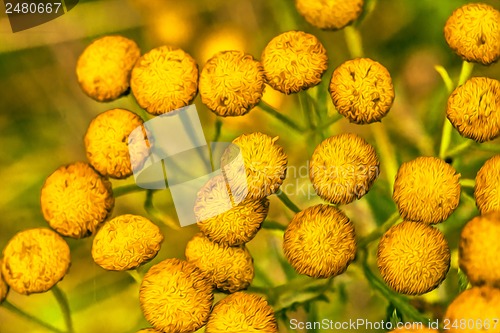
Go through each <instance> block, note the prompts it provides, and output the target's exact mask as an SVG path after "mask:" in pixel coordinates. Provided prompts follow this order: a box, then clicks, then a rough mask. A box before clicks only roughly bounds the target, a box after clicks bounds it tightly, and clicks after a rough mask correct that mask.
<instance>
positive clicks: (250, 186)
mask: <svg viewBox="0 0 500 333" xmlns="http://www.w3.org/2000/svg"><path fill="white" fill-rule="evenodd" d="M277 140H278V137H274V138H272V137H270V136H268V135H266V134H262V133H260V132H255V133H251V134H242V135H240V136H239V137H237V138H236V139H234V140H233V145H230V146H229V147H228V148H227V149H226V150H225V151H224V154H223V155H222V158H221V165H222V168H223V173H224V177H225V179H226V181H227V183H228V184H229V186H230V187H231V190H232V191H235V193H232V194H233V196H234V197H236V198H239V197H240V195H241V193H242V191H247V195H246V199H248V200H261V199H263V198H265V197H266V196H268V195H271V194H273V193H276V191H278V189H279V187H280V186H281V184H282V183H283V180H284V179H285V176H286V166H287V163H288V158H287V156H286V154H285V151H284V150H283V147H281V146H280V145H278V144H276V141H277ZM239 154H241V157H242V158H243V163H232V162H233V161H234V160H235V158H238V156H239ZM243 164H244V167H243ZM243 168H244V170H243Z"/></svg>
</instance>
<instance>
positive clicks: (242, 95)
mask: <svg viewBox="0 0 500 333" xmlns="http://www.w3.org/2000/svg"><path fill="white" fill-rule="evenodd" d="M199 85H200V96H201V101H202V102H203V104H205V105H206V106H208V108H209V109H210V110H212V111H213V112H215V113H216V114H217V115H219V116H222V117H226V116H242V115H244V114H246V113H247V112H249V111H250V110H251V109H252V108H253V107H254V106H255V105H256V104H257V103H259V101H260V99H261V98H262V94H263V93H264V86H265V84H264V72H263V68H262V65H261V64H260V63H259V62H258V61H256V60H255V59H254V58H253V57H252V56H251V55H249V54H246V53H244V52H241V51H224V52H219V53H217V54H216V55H215V56H213V57H212V58H211V59H210V60H208V62H207V63H206V64H205V67H203V70H202V71H201V74H200V83H199Z"/></svg>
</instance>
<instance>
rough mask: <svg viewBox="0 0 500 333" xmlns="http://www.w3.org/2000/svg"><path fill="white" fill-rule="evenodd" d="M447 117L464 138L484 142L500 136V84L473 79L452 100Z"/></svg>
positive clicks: (459, 88) (460, 88)
mask: <svg viewBox="0 0 500 333" xmlns="http://www.w3.org/2000/svg"><path fill="white" fill-rule="evenodd" d="M446 116H447V117H448V119H449V120H450V122H451V123H452V124H453V127H455V128H456V130H457V131H458V132H459V133H460V134H461V135H462V136H464V137H466V138H469V139H472V140H475V141H477V142H484V141H489V140H493V139H495V138H496V137H498V136H499V135H500V126H499V124H500V82H499V81H497V80H494V79H489V78H486V77H473V78H472V79H470V80H468V81H467V82H465V83H464V84H463V85H461V86H460V87H458V88H456V89H455V90H454V91H453V93H452V94H451V95H450V97H449V98H448V106H447V109H446Z"/></svg>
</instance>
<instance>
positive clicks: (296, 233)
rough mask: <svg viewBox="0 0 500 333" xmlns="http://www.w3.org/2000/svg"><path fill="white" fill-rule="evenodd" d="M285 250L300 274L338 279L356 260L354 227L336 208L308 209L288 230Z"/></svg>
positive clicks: (297, 217)
mask: <svg viewBox="0 0 500 333" xmlns="http://www.w3.org/2000/svg"><path fill="white" fill-rule="evenodd" d="M283 250H284V253H285V257H286V258H287V260H288V262H290V265H292V267H293V268H294V269H295V270H296V271H297V272H298V273H299V274H305V275H308V276H311V277H316V278H328V277H333V276H337V275H339V274H342V273H344V272H345V270H346V269H347V266H349V264H350V263H351V262H352V261H353V260H354V257H355V256H356V235H355V232H354V225H353V223H352V222H351V221H350V220H349V218H348V217H347V216H345V214H344V213H343V212H342V211H340V210H339V209H337V208H335V207H333V206H329V205H316V206H312V207H309V208H306V209H304V210H303V211H301V212H299V213H297V214H296V215H295V216H294V217H293V219H292V221H291V222H290V224H289V225H288V227H287V228H286V231H285V235H284V241H283Z"/></svg>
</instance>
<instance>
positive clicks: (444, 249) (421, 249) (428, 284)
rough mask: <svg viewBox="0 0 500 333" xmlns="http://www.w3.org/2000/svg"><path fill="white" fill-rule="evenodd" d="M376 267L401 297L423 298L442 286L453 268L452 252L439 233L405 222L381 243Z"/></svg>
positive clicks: (387, 233) (429, 227) (397, 226)
mask: <svg viewBox="0 0 500 333" xmlns="http://www.w3.org/2000/svg"><path fill="white" fill-rule="evenodd" d="M377 264H378V268H379V270H380V274H381V275H382V278H383V279H384V281H385V282H386V283H387V284H388V285H389V287H391V288H392V289H394V290H395V291H397V292H398V293H401V294H406V295H422V294H425V293H427V292H429V291H431V290H433V289H435V288H437V287H438V286H439V284H440V283H441V282H443V280H444V279H445V278H446V274H447V273H448V269H449V268H450V249H449V247H448V243H447V242H446V239H445V238H444V235H443V233H442V232H441V231H439V230H438V229H436V228H434V227H432V226H430V225H427V224H423V223H416V222H403V223H400V224H397V225H395V226H393V227H391V228H390V229H389V230H388V231H387V232H386V233H385V234H384V235H383V236H382V238H381V239H380V243H379V245H378V252H377Z"/></svg>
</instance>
